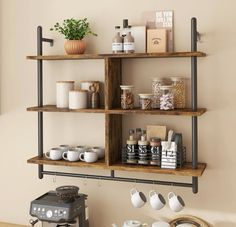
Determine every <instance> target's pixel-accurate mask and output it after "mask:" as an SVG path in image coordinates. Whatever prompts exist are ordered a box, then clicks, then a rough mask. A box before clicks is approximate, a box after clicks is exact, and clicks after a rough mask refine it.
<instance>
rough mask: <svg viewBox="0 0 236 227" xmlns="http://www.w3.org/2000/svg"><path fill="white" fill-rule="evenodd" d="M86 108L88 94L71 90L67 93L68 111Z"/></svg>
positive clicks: (83, 91)
mask: <svg viewBox="0 0 236 227" xmlns="http://www.w3.org/2000/svg"><path fill="white" fill-rule="evenodd" d="M86 108H88V92H87V91H85V90H72V91H70V92H69V109H86Z"/></svg>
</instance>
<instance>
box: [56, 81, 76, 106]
mask: <svg viewBox="0 0 236 227" xmlns="http://www.w3.org/2000/svg"><path fill="white" fill-rule="evenodd" d="M74 87H75V81H57V108H68V107H69V91H71V90H74Z"/></svg>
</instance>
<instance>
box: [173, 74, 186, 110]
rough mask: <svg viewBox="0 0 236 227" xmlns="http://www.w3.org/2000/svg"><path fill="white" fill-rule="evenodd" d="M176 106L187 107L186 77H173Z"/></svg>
mask: <svg viewBox="0 0 236 227" xmlns="http://www.w3.org/2000/svg"><path fill="white" fill-rule="evenodd" d="M171 81H172V86H173V91H174V103H175V108H185V107H186V91H185V79H184V78H182V77H171Z"/></svg>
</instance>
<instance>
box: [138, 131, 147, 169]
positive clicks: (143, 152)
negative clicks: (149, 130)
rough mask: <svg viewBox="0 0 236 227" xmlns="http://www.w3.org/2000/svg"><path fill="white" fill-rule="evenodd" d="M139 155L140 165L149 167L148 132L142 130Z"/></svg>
mask: <svg viewBox="0 0 236 227" xmlns="http://www.w3.org/2000/svg"><path fill="white" fill-rule="evenodd" d="M138 153H139V160H138V163H139V164H142V165H148V164H149V157H148V153H149V142H148V141H147V134H146V130H142V135H141V140H139V141H138Z"/></svg>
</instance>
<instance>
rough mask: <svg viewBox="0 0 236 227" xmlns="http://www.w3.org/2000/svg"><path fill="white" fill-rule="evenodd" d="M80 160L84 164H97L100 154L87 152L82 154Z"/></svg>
mask: <svg viewBox="0 0 236 227" xmlns="http://www.w3.org/2000/svg"><path fill="white" fill-rule="evenodd" d="M79 159H80V160H81V161H84V162H89V163H91V162H96V161H97V160H98V154H97V153H96V152H94V151H85V152H82V153H80V155H79Z"/></svg>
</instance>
